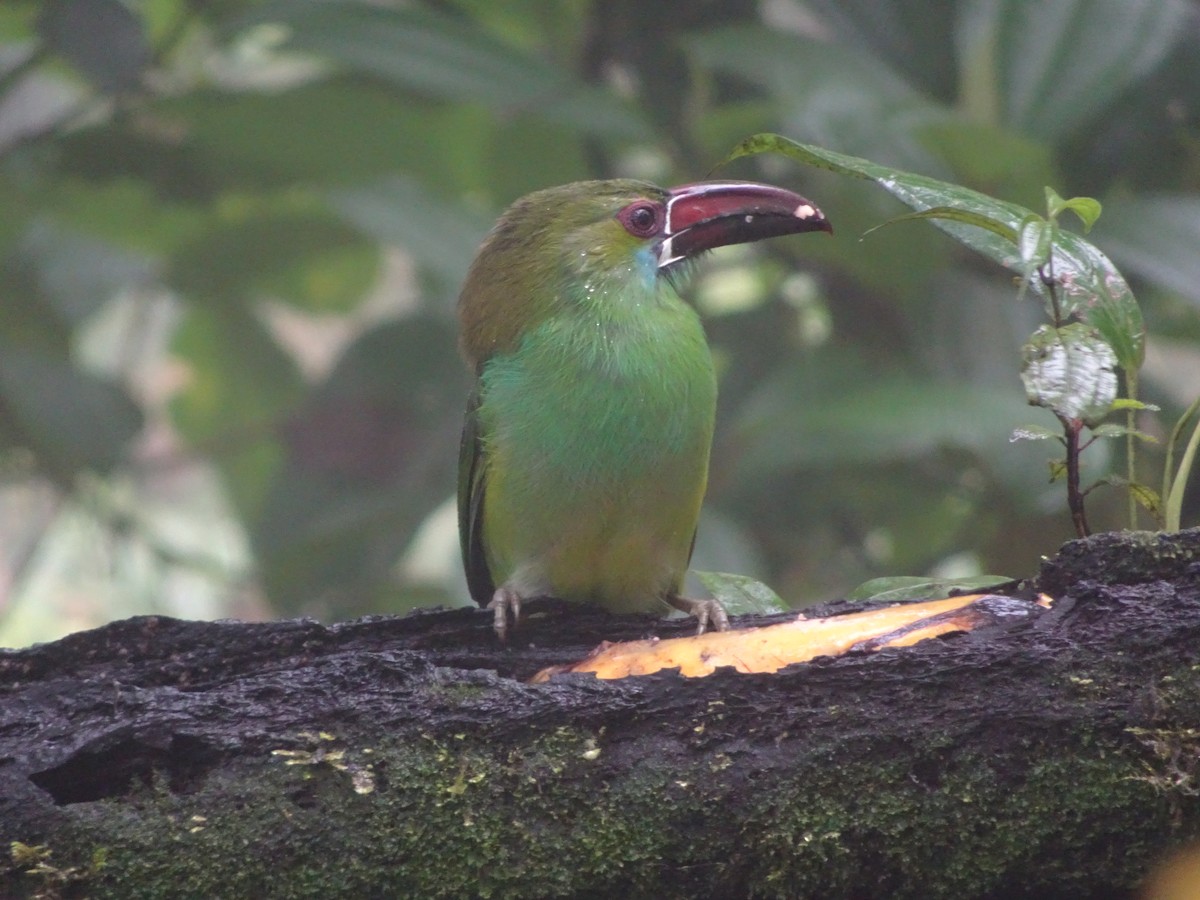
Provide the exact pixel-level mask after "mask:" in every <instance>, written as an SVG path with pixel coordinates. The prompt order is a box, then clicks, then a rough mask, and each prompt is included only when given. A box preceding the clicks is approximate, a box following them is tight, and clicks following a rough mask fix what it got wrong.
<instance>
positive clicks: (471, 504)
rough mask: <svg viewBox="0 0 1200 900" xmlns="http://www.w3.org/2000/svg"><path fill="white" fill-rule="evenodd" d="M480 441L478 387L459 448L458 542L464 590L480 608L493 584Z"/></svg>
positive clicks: (489, 596) (471, 399)
mask: <svg viewBox="0 0 1200 900" xmlns="http://www.w3.org/2000/svg"><path fill="white" fill-rule="evenodd" d="M485 469H486V466H484V460H483V439H482V435H481V434H480V423H479V388H478V387H476V388H475V389H474V390H472V391H471V395H470V397H468V398H467V412H466V415H465V416H464V418H463V430H462V443H460V444H459V447H458V541H459V545H460V546H461V547H462V558H463V569H465V570H466V573H467V587H468V588H469V589H470V591H471V597H472V598H473V599H474V600H475V602H476V603H478V604H479V605H480V606H486V605H487V604H488V603H489V602H491V599H492V594H494V593H495V591H496V585H495V583H494V582H493V580H492V573H491V572H490V571H488V565H487V556H486V554H485V553H484V547H483V495H484V487H485V485H484V480H485V474H484V470H485Z"/></svg>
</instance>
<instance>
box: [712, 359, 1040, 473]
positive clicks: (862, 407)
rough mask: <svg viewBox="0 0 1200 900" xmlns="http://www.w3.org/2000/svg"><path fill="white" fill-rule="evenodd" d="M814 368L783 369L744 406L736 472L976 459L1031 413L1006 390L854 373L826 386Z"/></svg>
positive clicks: (738, 432)
mask: <svg viewBox="0 0 1200 900" xmlns="http://www.w3.org/2000/svg"><path fill="white" fill-rule="evenodd" d="M825 362H828V361H827V360H826V361H825ZM816 365H817V363H816V362H815V361H814V362H813V363H812V364H809V363H807V362H798V363H797V364H796V365H795V366H794V367H785V368H784V369H781V370H780V371H779V372H778V373H777V374H776V375H775V377H774V378H771V379H768V380H766V381H763V382H762V383H761V385H759V387H758V388H757V389H756V390H755V391H754V392H753V393H752V394H751V395H750V396H749V397H748V398H747V399H746V401H745V402H744V403H743V404H742V410H741V414H740V416H739V418H738V419H737V420H736V423H735V437H734V440H736V441H737V442H738V445H739V446H741V447H743V448H744V450H743V452H742V454H741V455H740V457H739V459H738V469H739V471H741V472H742V473H744V474H757V475H766V474H775V473H779V472H781V471H793V470H804V469H812V468H816V467H823V466H841V465H861V464H878V463H886V462H894V461H896V460H902V459H914V458H918V457H921V456H925V455H927V454H929V453H931V452H934V451H936V450H938V449H939V448H943V447H959V448H968V449H972V450H976V451H980V452H982V451H986V450H989V449H994V448H995V447H997V446H999V445H1001V444H1003V443H1004V441H1005V440H1006V438H1007V437H1008V436H1009V434H1010V433H1011V431H1012V429H1013V428H1015V427H1017V426H1018V425H1020V424H1021V423H1022V422H1023V421H1024V420H1025V419H1026V418H1027V417H1028V415H1029V412H1028V408H1027V407H1026V406H1025V405H1024V404H1022V403H1021V401H1020V399H1019V397H1018V396H1016V395H1014V392H1012V391H1011V390H1004V389H1000V388H989V387H982V386H977V385H970V384H950V383H944V382H938V381H934V380H922V379H916V378H905V377H902V376H897V375H895V374H894V373H893V374H891V376H890V377H888V378H882V377H880V376H879V375H878V373H874V372H872V371H871V370H870V369H869V368H866V367H865V366H861V365H860V366H857V367H856V368H857V369H858V370H859V371H857V372H856V373H854V374H852V375H850V376H849V377H848V378H846V379H845V380H844V381H842V382H840V383H831V382H829V381H825V380H823V375H822V374H821V373H815V372H813V369H814V368H815V367H816ZM849 365H853V364H849ZM825 368H826V369H827V370H828V369H829V367H828V366H825Z"/></svg>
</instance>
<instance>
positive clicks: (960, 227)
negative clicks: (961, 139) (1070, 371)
mask: <svg viewBox="0 0 1200 900" xmlns="http://www.w3.org/2000/svg"><path fill="white" fill-rule="evenodd" d="M760 153H781V154H783V155H785V156H788V157H790V158H792V159H795V160H798V161H800V162H802V163H805V164H807V165H811V166H816V167H818V168H822V169H827V170H829V171H831V172H836V173H837V174H840V175H849V176H851V177H854V178H864V179H867V180H869V181H873V182H875V183H876V184H877V185H879V186H880V187H882V188H883V189H884V190H885V191H887V192H888V193H890V194H891V195H892V196H894V197H896V198H897V199H899V200H900V201H902V202H903V203H905V204H906V205H907V206H910V207H912V208H913V209H916V210H918V211H925V210H929V209H936V208H941V207H952V208H955V209H959V210H963V211H964V212H966V213H969V214H971V215H972V216H980V217H983V218H986V219H989V220H991V221H992V222H993V223H994V227H991V228H983V227H979V226H977V225H975V224H973V223H968V222H965V221H950V220H948V219H946V218H945V217H936V218H934V220H933V221H934V224H935V225H937V226H938V227H939V228H941V229H942V230H943V231H945V232H947V233H948V234H950V235H952V236H953V237H954V238H955V239H957V240H959V241H961V242H962V243H964V244H966V245H967V246H968V247H971V248H972V249H973V250H976V251H977V252H979V253H982V254H983V255H985V256H987V257H988V258H990V259H992V260H994V261H996V262H998V263H1000V265H1002V266H1004V267H1006V268H1008V269H1011V270H1012V271H1014V272H1017V273H1018V274H1020V275H1021V276H1022V277H1025V276H1026V275H1027V269H1026V265H1025V263H1024V262H1023V261H1022V258H1021V254H1020V252H1018V248H1017V246H1016V245H1015V243H1014V242H1013V241H1011V240H1008V239H1006V238H1005V237H1002V234H1005V233H1006V232H1005V230H1006V229H1007V230H1008V231H1012V232H1013V233H1017V232H1019V230H1020V228H1021V225H1022V223H1023V222H1025V221H1026V220H1027V219H1028V218H1029V217H1031V216H1036V214H1035V213H1034V212H1033V211H1032V210H1029V209H1025V208H1024V207H1022V206H1018V205H1017V204H1015V203H1009V202H1007V201H1004V200H997V199H996V198H994V197H989V196H987V195H986V194H981V193H979V192H978V191H973V190H971V189H969V188H965V187H961V186H960V185H955V184H949V183H948V182H944V181H939V180H937V179H936V178H929V177H928V176H925V175H917V174H914V173H912V172H904V171H901V170H898V169H893V168H890V167H888V166H882V165H879V164H878V163H873V162H870V161H869V160H865V159H860V158H858V157H855V156H847V155H845V154H843V153H837V152H834V151H832V150H826V149H824V148H823V147H817V146H814V145H811V144H799V143H796V142H795V141H792V140H789V139H788V138H785V137H782V136H780V135H777V134H756V135H753V136H751V137H748V138H746V139H745V140H744V141H742V142H741V143H740V144H738V145H737V146H736V147H735V148H734V149H733V150H732V151H731V152H730V154H729V156H728V157H727V158H726V160H725V161H726V162H729V161H732V160H734V159H738V158H740V157H743V156H753V155H756V154H760ZM1047 272H1048V273H1050V274H1052V275H1053V277H1054V278H1055V279H1056V282H1057V284H1058V285H1059V287H1058V288H1057V290H1058V306H1059V309H1060V312H1061V314H1062V316H1063V317H1064V318H1069V317H1071V316H1077V317H1079V318H1080V319H1081V320H1082V321H1084V322H1087V323H1088V324H1090V325H1093V326H1094V327H1095V328H1096V329H1097V331H1099V333H1100V334H1101V335H1102V336H1103V338H1104V339H1105V341H1107V342H1108V344H1109V346H1111V347H1112V349H1113V351H1114V352H1115V353H1116V356H1117V363H1118V365H1120V366H1121V367H1122V368H1123V369H1125V370H1126V371H1136V370H1137V369H1138V368H1140V367H1141V364H1142V359H1143V357H1144V356H1145V326H1144V325H1143V322H1142V314H1141V310H1140V309H1139V308H1138V305H1137V301H1136V300H1135V299H1134V297H1133V293H1132V292H1131V291H1130V290H1129V285H1128V284H1127V283H1126V281H1125V279H1124V277H1122V275H1121V273H1120V272H1118V271H1117V269H1116V267H1115V266H1113V264H1112V262H1111V261H1110V260H1109V259H1108V257H1106V256H1105V255H1104V254H1103V253H1101V252H1100V250H1098V249H1097V248H1096V247H1095V246H1093V245H1092V244H1089V243H1088V242H1087V241H1085V240H1084V239H1083V238H1082V237H1080V236H1079V235H1077V234H1074V233H1073V232H1069V231H1061V230H1060V231H1058V232H1057V233H1056V234H1055V235H1054V240H1053V254H1052V255H1051V258H1050V260H1049V262H1048V263H1047ZM1030 286H1031V288H1032V289H1033V290H1034V291H1035V292H1037V293H1039V294H1042V295H1043V296H1045V295H1046V288H1045V287H1044V286H1043V285H1041V284H1040V283H1038V282H1036V281H1035V282H1034V283H1033V284H1031V285H1030Z"/></svg>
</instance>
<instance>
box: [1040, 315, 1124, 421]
mask: <svg viewBox="0 0 1200 900" xmlns="http://www.w3.org/2000/svg"><path fill="white" fill-rule="evenodd" d="M1024 357H1025V360H1024V363H1023V364H1022V366H1021V380H1022V381H1023V382H1024V383H1025V394H1026V396H1027V397H1028V399H1029V402H1030V403H1031V404H1032V405H1034V406H1044V407H1046V408H1047V409H1051V410H1053V411H1054V412H1055V413H1057V414H1058V415H1060V416H1062V417H1063V418H1065V419H1082V420H1084V421H1085V422H1089V423H1091V422H1096V421H1099V420H1100V419H1102V418H1104V417H1105V416H1106V415H1108V413H1109V412H1111V410H1112V405H1113V401H1114V400H1116V398H1117V375H1116V372H1115V371H1114V369H1115V367H1116V364H1117V358H1116V354H1114V353H1113V351H1112V348H1111V347H1109V346H1108V344H1107V343H1106V342H1105V341H1104V340H1103V339H1102V338H1101V337H1100V336H1099V335H1098V334H1096V332H1095V331H1094V330H1093V329H1091V328H1088V327H1087V326H1086V325H1083V324H1082V323H1076V324H1073V325H1066V326H1064V327H1062V328H1052V327H1050V326H1049V325H1043V326H1042V327H1041V328H1039V329H1038V330H1037V331H1035V332H1034V333H1033V336H1032V337H1031V338H1030V339H1029V343H1027V344H1026V345H1025V347H1024Z"/></svg>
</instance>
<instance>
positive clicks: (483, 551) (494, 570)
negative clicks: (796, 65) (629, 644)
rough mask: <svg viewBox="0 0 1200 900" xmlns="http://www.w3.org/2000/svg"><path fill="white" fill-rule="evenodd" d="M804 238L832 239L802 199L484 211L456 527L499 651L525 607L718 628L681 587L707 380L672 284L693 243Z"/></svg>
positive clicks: (708, 191)
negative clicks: (588, 609) (667, 617)
mask: <svg viewBox="0 0 1200 900" xmlns="http://www.w3.org/2000/svg"><path fill="white" fill-rule="evenodd" d="M807 231H831V228H830V225H829V223H828V222H827V221H826V219H825V216H824V215H823V214H822V213H821V211H820V210H819V209H818V208H817V207H816V206H814V205H813V204H812V203H810V202H809V201H808V200H806V199H804V198H803V197H801V196H799V195H798V194H794V193H792V192H791V191H787V190H784V189H782V188H778V187H772V186H769V185H763V184H754V183H751V182H736V181H724V182H718V181H714V182H699V183H696V184H687V185H683V186H682V187H677V188H674V189H672V190H663V189H662V188H659V187H655V186H654V185H651V184H647V183H645V182H641V181H632V180H614V181H583V182H577V183H575V184H568V185H563V186H561V187H555V188H550V189H547V190H542V191H538V192H536V193H533V194H529V195H528V196H526V197H523V198H521V199H520V200H517V201H516V202H515V203H513V204H512V206H510V207H509V208H508V210H507V211H506V212H505V213H504V214H503V215H502V216H501V217H500V219H499V221H498V222H497V223H496V225H495V226H494V227H493V228H492V230H491V232H490V233H489V234H488V236H487V237H486V239H485V240H484V242H483V244H482V246H481V247H480V248H479V252H478V254H477V255H476V257H475V260H474V262H473V263H472V264H471V268H470V270H469V272H468V274H467V278H466V281H465V283H464V285H463V289H462V294H461V295H460V297H459V305H458V312H459V319H460V324H461V341H460V343H461V348H462V351H463V354H464V356H465V357H466V359H467V363H468V365H469V366H470V368H471V370H472V373H473V375H474V384H473V387H472V390H471V393H470V397H469V399H468V403H467V413H466V420H465V423H464V426H463V434H462V445H461V449H460V456H459V479H458V522H459V537H460V540H461V544H462V555H463V563H464V565H465V567H466V573H467V583H468V585H469V587H470V591H471V596H472V597H473V598H474V599H475V600H476V601H477V602H478V603H479V604H480V605H481V606H487V607H490V608H491V609H492V610H493V611H494V615H495V618H494V624H495V629H496V632H497V633H498V634H499V635H500V637H501V639H504V637H505V635H506V633H507V629H508V627H509V620H510V617H511V619H512V620H513V621H514V622H515V621H516V620H517V619H518V618H519V615H520V608H521V602H522V601H523V600H526V599H530V598H533V597H540V596H552V597H558V598H561V599H563V600H566V601H571V602H580V603H593V604H598V605H599V606H601V607H603V608H605V609H607V610H610V611H612V612H635V611H649V610H654V609H655V608H663V609H664V610H665V607H664V606H663V604H668V605H670V606H673V607H675V608H677V609H681V610H685V611H686V612H689V613H691V614H692V615H694V616H695V617H696V618H697V619H698V620H699V624H698V630H699V631H703V630H704V629H705V627H706V626H707V625H709V624H710V623H711V625H712V626H713V627H714V628H717V629H724V628H727V627H728V617H727V616H726V613H725V611H724V610H723V609H722V608H721V606H720V604H719V603H717V602H716V601H714V600H696V599H689V598H687V597H684V596H682V595H681V593H680V592H681V591H682V589H683V578H684V574H685V573H686V571H687V568H688V562H689V560H690V558H691V554H692V545H693V543H694V540H695V534H696V523H697V520H698V518H699V515H700V504H701V502H702V500H703V499H704V491H705V487H706V485H707V482H708V457H709V448H710V446H711V444H712V437H713V421H714V415H715V410H716V399H717V380H716V376H715V374H714V372H713V362H712V356H711V353H710V352H709V348H708V344H707V341H706V340H705V337H704V329H703V327H702V325H701V322H700V318H699V316H698V315H697V314H696V312H695V311H694V310H693V309H692V307H690V306H689V305H688V304H686V303H685V302H684V301H683V300H682V299H680V297H679V295H678V294H677V293H676V283H677V282H678V281H679V279H680V277H681V276H682V274H683V273H684V270H686V268H687V267H688V263H689V261H691V260H692V259H694V258H695V257H696V256H697V255H699V254H701V253H703V252H704V251H706V250H711V249H713V248H714V247H721V246H725V245H728V244H740V243H746V242H749V241H757V240H760V239H762V238H768V237H775V236H779V235H786V234H795V233H798V232H807Z"/></svg>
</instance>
